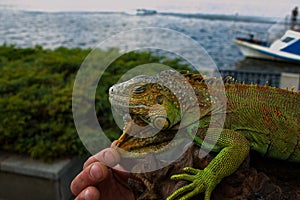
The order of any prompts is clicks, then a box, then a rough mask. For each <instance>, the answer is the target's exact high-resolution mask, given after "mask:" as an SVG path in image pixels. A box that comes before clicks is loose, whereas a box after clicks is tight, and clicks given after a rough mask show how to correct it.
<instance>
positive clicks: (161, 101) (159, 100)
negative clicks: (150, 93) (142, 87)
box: [156, 95, 164, 105]
mask: <svg viewBox="0 0 300 200" xmlns="http://www.w3.org/2000/svg"><path fill="white" fill-rule="evenodd" d="M163 102H164V96H162V95H160V96H158V97H156V103H158V104H160V105H161V104H163Z"/></svg>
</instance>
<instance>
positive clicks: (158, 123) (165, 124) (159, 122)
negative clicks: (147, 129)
mask: <svg viewBox="0 0 300 200" xmlns="http://www.w3.org/2000/svg"><path fill="white" fill-rule="evenodd" d="M152 124H153V126H154V127H155V128H157V129H159V130H165V129H167V128H169V125H170V122H169V120H168V118H166V117H163V116H158V117H155V118H154V119H153V121H152Z"/></svg>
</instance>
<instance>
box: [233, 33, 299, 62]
mask: <svg viewBox="0 0 300 200" xmlns="http://www.w3.org/2000/svg"><path fill="white" fill-rule="evenodd" d="M233 42H234V43H235V44H236V45H237V46H238V47H239V48H240V50H241V52H242V53H243V54H244V56H245V57H249V58H259V59H268V60H280V61H288V62H298V63H300V32H299V31H295V30H287V31H286V32H285V34H284V35H283V36H282V37H281V38H279V39H277V40H275V41H274V42H272V43H271V44H270V45H268V43H267V42H265V41H261V40H255V39H254V38H253V36H251V35H250V37H249V38H241V37H237V38H236V39H234V40H233Z"/></svg>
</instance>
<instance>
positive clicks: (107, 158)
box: [103, 151, 116, 166]
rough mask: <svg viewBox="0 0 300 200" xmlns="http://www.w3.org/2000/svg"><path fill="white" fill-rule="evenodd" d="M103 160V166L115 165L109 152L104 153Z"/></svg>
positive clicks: (114, 160)
mask: <svg viewBox="0 0 300 200" xmlns="http://www.w3.org/2000/svg"><path fill="white" fill-rule="evenodd" d="M103 159H104V161H105V164H107V165H109V166H111V165H115V162H116V159H115V157H114V155H113V154H112V153H111V152H110V151H106V152H104V154H103Z"/></svg>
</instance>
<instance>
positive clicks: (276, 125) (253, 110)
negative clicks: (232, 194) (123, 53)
mask: <svg viewBox="0 0 300 200" xmlns="http://www.w3.org/2000/svg"><path fill="white" fill-rule="evenodd" d="M176 73H177V72H174V71H163V72H160V73H159V74H158V75H156V76H138V77H135V78H133V79H131V80H129V81H127V82H124V83H120V84H117V85H114V86H113V87H111V88H110V102H111V104H113V105H114V106H116V107H118V108H119V109H120V110H119V111H122V110H123V111H127V112H128V111H129V114H130V115H131V118H132V119H133V120H134V121H135V122H136V123H138V124H139V125H143V124H144V125H146V124H150V125H151V126H153V127H155V128H157V129H159V130H161V131H160V134H156V135H154V136H151V137H143V138H140V137H133V136H128V135H127V133H126V127H125V128H124V133H123V135H122V136H121V137H120V138H119V139H118V143H117V146H118V147H120V148H121V149H124V150H126V151H129V152H133V153H148V152H149V151H154V152H155V151H160V150H161V147H162V146H164V145H167V144H168V141H170V140H172V139H173V137H172V136H170V135H168V134H164V133H167V130H172V131H174V130H176V129H178V128H179V127H183V128H184V129H185V130H186V131H187V132H189V131H191V130H192V129H193V128H189V126H194V125H195V124H196V125H197V128H198V130H205V131H207V132H209V133H210V134H212V135H214V133H216V135H218V138H217V139H216V140H217V141H216V144H215V147H214V149H215V150H218V151H219V153H218V155H217V156H216V157H215V158H214V159H213V160H212V161H211V162H210V163H209V165H208V166H207V167H206V168H204V169H203V170H200V169H194V168H190V167H186V168H184V170H185V171H186V172H187V174H179V175H174V176H172V177H171V179H173V180H180V179H182V180H187V181H190V182H191V183H190V184H189V185H187V186H184V187H182V188H180V189H178V190H177V191H175V192H174V193H173V194H171V195H170V196H169V197H168V199H169V200H171V199H175V198H177V197H181V198H180V199H189V198H191V197H193V196H195V195H197V194H199V193H202V192H205V200H209V199H210V196H211V193H212V191H213V190H214V188H215V187H216V185H217V184H218V183H219V182H220V181H221V180H222V179H223V178H224V177H226V176H229V175H230V174H232V173H233V172H234V171H235V170H237V168H238V167H239V166H240V164H241V163H242V162H243V161H244V159H245V158H246V157H247V155H248V154H249V151H250V149H251V150H254V151H257V152H259V153H261V154H262V155H264V156H267V157H271V158H276V159H281V160H287V161H293V162H300V93H299V92H293V91H290V90H285V89H278V88H274V87H269V86H258V85H246V84H240V83H233V82H231V81H228V82H226V81H225V83H224V88H225V93H226V96H225V97H226V99H220V98H222V96H218V94H210V93H209V92H210V91H209V90H208V87H209V86H208V85H209V84H213V83H215V82H216V81H220V80H205V79H204V78H203V77H202V76H201V75H199V74H190V73H188V72H182V75H183V76H184V79H185V80H186V81H187V83H188V84H189V85H190V86H191V87H192V89H193V92H194V94H195V95H196V99H194V98H192V96H193V95H192V94H190V93H189V92H187V91H183V90H185V88H184V86H182V82H180V81H179V82H178V81H177V80H176V77H178V76H175V75H176ZM166 75H167V76H168V78H172V77H174V80H173V86H172V87H173V88H168V87H165V86H163V85H162V84H159V79H160V78H161V77H164V76H166ZM173 91H176V92H175V93H177V94H176V95H175V94H174V92H173ZM178 94H179V95H178ZM215 101H218V102H219V105H218V106H213V104H214V102H215ZM181 102H185V105H180V103H181ZM220 102H221V103H220ZM222 102H223V104H222ZM195 103H196V104H195ZM195 105H196V106H197V107H196V106H195ZM193 109H198V110H199V113H200V116H199V117H197V118H196V119H195V118H193V117H191V116H190V115H189V114H188V113H189V112H190V111H191V110H193ZM221 114H225V117H226V118H225V122H224V125H222V127H221V128H220V127H219V126H218V120H216V119H218V115H220V116H221ZM185 115H186V116H187V121H190V123H186V122H185V124H186V125H185V126H179V124H180V122H181V121H182V119H185ZM213 115H215V116H213ZM213 119H214V120H215V121H214V123H211V120H213ZM185 121H186V120H185ZM214 124H216V125H215V126H214ZM200 132H201V131H200ZM219 133H221V134H219ZM137 134H140V133H137ZM187 135H188V134H187ZM204 136H205V135H204ZM204 136H203V135H200V134H198V135H195V136H193V137H194V138H193V139H194V142H195V143H196V144H198V145H202V144H204V143H203V137H204ZM206 145H209V144H206Z"/></svg>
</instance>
